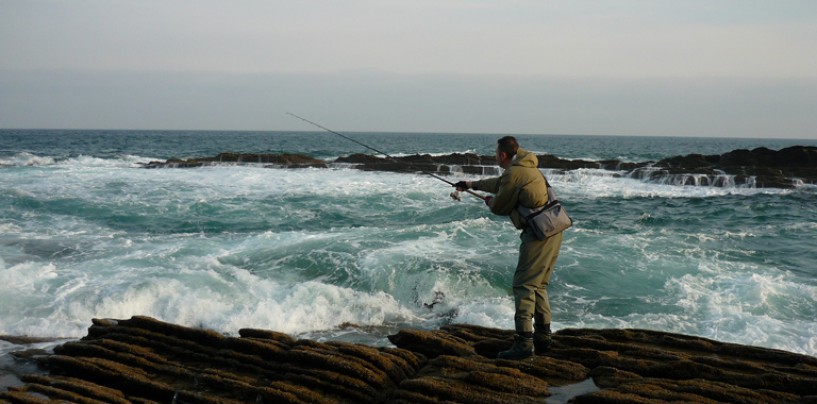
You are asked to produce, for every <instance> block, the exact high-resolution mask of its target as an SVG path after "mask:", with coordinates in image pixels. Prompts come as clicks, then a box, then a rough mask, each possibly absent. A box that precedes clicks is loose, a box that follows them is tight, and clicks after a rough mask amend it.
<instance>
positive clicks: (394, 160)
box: [287, 112, 485, 201]
mask: <svg viewBox="0 0 817 404" xmlns="http://www.w3.org/2000/svg"><path fill="white" fill-rule="evenodd" d="M287 115H291V116H294V117H296V118H298V119H300V120H302V121H304V122H306V123H308V124H311V125H314V126H317V127H319V128H321V129H323V130H325V131H327V132H329V133H334V134H336V135H338V136H340V137H342V138H344V139H346V140H349V141H351V142H354V143H357V144H359V145H361V146H363V147H365V148H367V149H369V150H371V151H373V152H375V153H377V154H382V155H384V156H386V158H388V159H389V160H391V161H393V162H395V163H399V162H400V161H398V160H397V159H396V158H394V157H392V156H390V155H389V154H388V153H386V152H382V151H380V150H377V149H375V148H374V147H371V146H368V145H366V144H363V143H361V142H359V141H357V140H355V139H353V138H351V137H349V136H346V135H344V134H342V133H338V132H335V131H333V130H332V129H329V128H327V127H325V126H322V125H319V124H317V123H315V122H312V121H310V120H309V119H306V118H304V117H300V116H298V115H295V114H293V113H291V112H287ZM420 172H421V173H423V174H428V175H430V176H432V177H434V178H436V179H438V180H440V181H442V182H444V183H446V184H448V185H451V186H452V187H453V186H454V183H453V182H451V181H448V180H446V179H445V178H442V177H440V176H439V175H436V174H434V173H430V172H428V171H424V170H420ZM459 192H460V191H459V190H456V191H454V192H452V193H451V195H450V196H451V198H452V199H455V200H458V201H459V200H460V197H459ZM465 192H468V193H469V194H471V195H473V196H475V197H477V198H479V199H480V200H482V201H484V200H485V197H484V196H482V195H480V194H478V193H476V192H474V191H471V190H470V189H466V190H465Z"/></svg>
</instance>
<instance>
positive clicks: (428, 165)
mask: <svg viewBox="0 0 817 404" xmlns="http://www.w3.org/2000/svg"><path fill="white" fill-rule="evenodd" d="M538 158H539V167H540V168H545V169H555V170H563V171H571V170H579V169H602V170H611V171H615V172H616V175H618V176H627V177H633V178H637V179H642V180H647V181H658V182H660V181H664V182H669V183H672V184H673V185H703V186H722V187H723V186H742V185H746V186H752V187H760V188H767V187H768V188H792V187H795V186H798V185H801V184H817V147H811V146H793V147H788V148H785V149H781V150H778V151H775V150H770V149H767V148H763V147H761V148H757V149H753V150H734V151H731V152H729V153H724V154H721V155H706V156H705V155H701V154H690V155H686V156H676V157H672V158H667V159H664V160H661V161H658V162H654V161H646V162H640V163H632V162H622V161H618V160H604V161H587V160H566V159H562V158H559V157H556V156H553V155H549V154H543V155H539V156H538ZM224 164H262V165H264V166H267V167H273V168H306V167H317V168H327V167H332V166H342V167H352V168H356V169H360V170H366V171H391V172H427V173H434V174H449V173H452V172H461V173H464V174H472V175H496V174H498V173H499V170H498V169H497V168H496V162H495V160H494V157H493V156H479V155H476V154H472V153H465V154H462V153H454V154H449V155H443V156H432V155H430V154H415V155H412V156H402V157H396V158H386V157H378V156H372V155H368V154H352V155H349V156H345V157H340V158H337V159H335V160H332V161H324V160H319V159H315V158H312V157H309V156H305V155H300V154H242V153H221V154H219V155H217V156H215V157H207V158H195V159H187V160H174V159H171V160H167V161H164V162H159V161H154V162H150V163H147V164H145V165H143V167H145V168H189V167H204V166H210V165H224Z"/></svg>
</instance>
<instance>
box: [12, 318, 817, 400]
mask: <svg viewBox="0 0 817 404" xmlns="http://www.w3.org/2000/svg"><path fill="white" fill-rule="evenodd" d="M239 335H240V336H239V337H230V336H225V335H222V334H219V333H217V332H214V331H211V330H203V329H195V328H189V327H182V326H179V325H174V324H170V323H165V322H161V321H158V320H155V319H152V318H149V317H139V316H137V317H132V318H131V319H128V320H94V321H93V325H92V326H91V327H90V328H89V331H88V335H87V336H86V337H85V338H83V339H82V340H80V341H73V342H69V343H65V344H63V345H61V346H59V347H58V348H55V350H54V354H51V355H46V356H43V357H41V358H40V367H41V368H43V369H46V370H47V373H46V374H32V375H27V376H23V377H22V380H23V382H24V383H25V384H24V385H22V386H14V387H10V388H9V389H8V391H5V392H0V400H2V401H6V402H14V403H34V402H46V401H48V400H62V401H69V402H113V403H126V402H141V403H150V402H161V403H170V402H178V403H182V402H185V403H230V402H255V403H260V402H275V403H334V402H349V403H380V402H383V403H439V402H451V403H455V402H456V403H529V402H530V403H532V402H540V403H541V402H545V401H547V402H564V401H568V400H570V401H571V402H576V403H625V402H626V403H630V402H635V403H662V402H669V401H683V402H700V403H707V402H713V403H714V402H739V403H759V402H817V358H814V357H810V356H805V355H799V354H794V353H789V352H784V351H779V350H772V349H765V348H757V347H749V346H743V345H736V344H728V343H721V342H718V341H713V340H709V339H704V338H698V337H692V336H685V335H679V334H670V333H662V332H656V331H644V330H617V329H605V330H592V329H566V330H561V331H559V332H557V333H555V334H554V336H553V340H554V342H553V346H552V347H551V349H550V350H548V351H547V352H543V353H540V354H539V355H536V356H534V357H532V358H529V359H525V360H521V361H508V360H497V359H492V358H495V357H496V354H497V353H498V352H499V351H501V350H504V349H507V348H508V347H509V346H510V345H511V343H512V339H513V332H511V331H506V330H497V329H489V328H483V327H477V326H471V325H450V326H446V327H443V328H441V329H439V330H431V331H429V330H401V331H400V332H398V333H397V334H395V335H392V336H390V337H389V339H390V341H391V342H392V343H393V344H394V345H395V346H396V347H394V348H375V347H370V346H365V345H360V344H351V343H343V342H327V343H321V342H317V341H312V340H297V339H295V338H292V337H290V336H289V335H286V334H282V333H278V332H275V331H268V330H257V329H242V330H240V331H239Z"/></svg>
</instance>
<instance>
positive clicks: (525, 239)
mask: <svg viewBox="0 0 817 404" xmlns="http://www.w3.org/2000/svg"><path fill="white" fill-rule="evenodd" d="M496 161H497V164H498V165H499V166H500V167H502V168H503V169H504V172H503V173H502V175H501V176H499V177H495V178H488V179H484V180H480V181H460V182H458V183H456V184H454V186H455V187H456V188H457V190H458V191H467V190H468V189H475V190H479V191H485V192H490V193H492V194H494V196H488V197H486V198H485V204H486V205H488V207H490V208H491V212H493V213H494V214H497V215H503V216H510V217H511V221H512V222H513V224H514V226H515V227H516V228H517V229H524V230H523V231H522V234H521V235H520V238H521V239H522V243H521V245H520V246H519V260H518V262H517V264H516V272H514V276H513V295H514V303H515V306H516V307H515V308H516V313H515V315H514V325H515V328H516V337H515V338H514V344H513V346H511V348H510V349H509V350H507V351H503V352H500V353H499V358H500V359H524V358H527V357H529V356H531V355H533V354H534V348H535V351H536V352H542V351H545V350H547V349H548V348H549V347H550V344H551V330H550V322H551V314H550V302H549V301H548V294H547V286H548V282H550V277H551V276H552V275H553V267H554V266H555V265H556V259H557V258H558V257H559V248H560V247H561V245H562V239H563V234H562V233H558V234H556V235H553V236H551V237H548V238H547V239H545V240H539V239H537V238H536V237H535V236H534V235H533V233H532V231H531V230H530V229H528V228H527V227H526V223H525V218H524V217H522V216H521V215H520V214H519V212H518V211H517V209H516V208H517V206H518V205H522V206H524V207H529V208H535V207H539V206H543V205H545V204H546V203H547V202H548V190H547V186H548V185H547V180H546V179H545V176H544V175H542V172H541V171H539V168H538V166H539V160H538V159H537V158H536V155H535V154H533V153H531V152H529V151H527V150H524V149H522V148H520V147H519V144H518V143H517V141H516V138H514V137H512V136H505V137H503V138H501V139H499V140H498V141H497V147H496ZM534 326H535V331H534Z"/></svg>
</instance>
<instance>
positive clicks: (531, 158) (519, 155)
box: [511, 148, 539, 168]
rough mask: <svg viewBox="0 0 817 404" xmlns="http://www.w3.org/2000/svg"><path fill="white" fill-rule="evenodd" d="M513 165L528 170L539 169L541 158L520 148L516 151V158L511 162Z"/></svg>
mask: <svg viewBox="0 0 817 404" xmlns="http://www.w3.org/2000/svg"><path fill="white" fill-rule="evenodd" d="M511 165H512V166H520V167H528V168H534V167H539V158H537V157H536V155H535V154H533V153H532V152H529V151H527V150H525V149H522V148H519V149H517V150H516V156H514V157H513V160H511Z"/></svg>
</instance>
